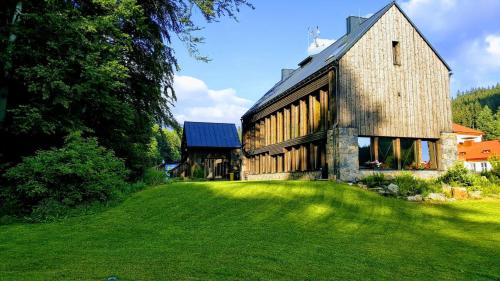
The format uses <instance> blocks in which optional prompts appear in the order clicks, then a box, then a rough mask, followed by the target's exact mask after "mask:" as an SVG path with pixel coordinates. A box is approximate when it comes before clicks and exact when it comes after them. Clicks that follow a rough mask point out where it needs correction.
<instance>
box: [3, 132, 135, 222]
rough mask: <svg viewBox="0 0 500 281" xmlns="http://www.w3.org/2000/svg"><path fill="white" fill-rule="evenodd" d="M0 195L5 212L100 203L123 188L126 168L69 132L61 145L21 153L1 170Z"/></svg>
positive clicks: (46, 211)
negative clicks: (0, 185) (18, 160)
mask: <svg viewBox="0 0 500 281" xmlns="http://www.w3.org/2000/svg"><path fill="white" fill-rule="evenodd" d="M4 176H5V179H6V182H7V186H6V188H4V189H2V190H1V191H0V192H1V193H0V197H1V198H2V199H3V201H4V202H5V203H6V205H7V206H8V209H9V211H10V213H12V214H17V215H26V214H28V215H34V216H35V217H37V218H39V219H41V218H43V217H47V216H54V217H60V216H61V215H62V213H64V212H65V211H64V209H68V208H74V207H76V206H80V205H85V204H88V203H91V202H106V201H108V200H110V199H112V198H115V197H116V196H117V195H119V194H121V193H122V192H123V190H124V188H125V187H126V182H125V178H126V176H127V170H126V168H125V165H124V163H123V161H122V160H120V159H118V158H116V157H115V156H114V154H113V152H112V151H110V150H107V149H105V148H103V147H101V146H99V145H98V143H97V140H96V139H94V138H87V139H86V138H83V137H82V136H81V134H80V133H78V132H77V133H72V134H70V135H69V136H68V137H66V139H65V143H64V145H63V147H61V148H58V149H51V150H45V151H39V152H37V153H36V155H34V156H31V157H26V158H23V160H22V162H21V163H19V164H18V165H17V166H15V167H12V168H10V169H8V170H7V171H6V173H5V175H4Z"/></svg>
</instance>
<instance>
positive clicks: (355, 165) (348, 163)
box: [329, 128, 359, 181]
mask: <svg viewBox="0 0 500 281" xmlns="http://www.w3.org/2000/svg"><path fill="white" fill-rule="evenodd" d="M333 139H334V148H333V151H334V152H333V155H334V156H333V157H334V159H335V165H334V166H335V167H334V173H335V176H336V178H337V179H339V180H341V181H356V180H358V179H359V162H358V131H357V129H356V128H335V129H333ZM329 177H330V175H329Z"/></svg>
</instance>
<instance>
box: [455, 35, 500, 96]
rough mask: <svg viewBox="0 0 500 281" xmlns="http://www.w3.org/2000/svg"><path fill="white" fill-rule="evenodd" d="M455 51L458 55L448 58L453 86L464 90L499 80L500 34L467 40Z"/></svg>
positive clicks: (491, 83)
mask: <svg viewBox="0 0 500 281" xmlns="http://www.w3.org/2000/svg"><path fill="white" fill-rule="evenodd" d="M457 53H458V54H460V57H459V58H457V59H454V60H450V64H451V66H452V68H453V69H454V76H453V77H452V83H453V86H454V88H456V89H461V90H466V89H468V88H470V87H477V86H489V85H493V84H496V83H498V82H499V80H498V77H500V76H499V75H500V35H495V34H489V35H486V36H482V37H478V38H476V39H474V40H470V41H467V42H466V43H464V44H462V45H461V46H460V47H459V49H458V51H457Z"/></svg>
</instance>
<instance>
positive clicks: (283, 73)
mask: <svg viewBox="0 0 500 281" xmlns="http://www.w3.org/2000/svg"><path fill="white" fill-rule="evenodd" d="M294 70H295V69H289V68H283V69H281V81H284V80H285V79H287V78H288V77H289V76H290V74H292V72H293V71H294Z"/></svg>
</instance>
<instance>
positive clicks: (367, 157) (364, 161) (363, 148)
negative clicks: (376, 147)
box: [358, 137, 376, 169]
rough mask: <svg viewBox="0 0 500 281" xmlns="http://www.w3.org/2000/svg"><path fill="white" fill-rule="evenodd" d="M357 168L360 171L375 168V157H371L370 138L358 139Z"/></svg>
mask: <svg viewBox="0 0 500 281" xmlns="http://www.w3.org/2000/svg"><path fill="white" fill-rule="evenodd" d="M358 151H359V167H360V168H362V169H371V168H375V166H376V162H375V156H374V155H373V149H372V141H371V139H370V138H364V137H360V138H358Z"/></svg>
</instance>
